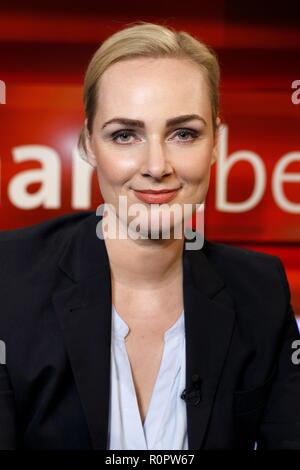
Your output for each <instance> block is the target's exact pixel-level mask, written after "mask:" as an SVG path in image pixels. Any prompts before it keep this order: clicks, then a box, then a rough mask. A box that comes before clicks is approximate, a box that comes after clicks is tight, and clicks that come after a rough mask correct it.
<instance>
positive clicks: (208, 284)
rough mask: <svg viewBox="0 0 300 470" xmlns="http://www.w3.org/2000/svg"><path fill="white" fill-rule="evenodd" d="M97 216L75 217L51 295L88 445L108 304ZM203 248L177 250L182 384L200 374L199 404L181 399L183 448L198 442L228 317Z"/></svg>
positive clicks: (95, 423) (104, 382)
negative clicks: (182, 341)
mask: <svg viewBox="0 0 300 470" xmlns="http://www.w3.org/2000/svg"><path fill="white" fill-rule="evenodd" d="M99 222H100V218H99V217H98V216H96V214H95V213H91V214H90V216H88V217H86V218H85V219H84V220H83V221H80V223H78V230H77V231H76V232H75V233H74V234H73V236H72V237H71V239H70V240H69V242H68V243H67V245H66V247H65V249H64V251H63V253H62V256H61V258H60V262H59V266H58V268H59V270H60V271H61V276H60V277H59V283H58V286H57V289H56V291H55V293H54V294H53V297H52V301H53V305H54V308H55V310H56V312H57V316H58V319H59V322H60V325H61V329H62V333H63V335H64V338H65V344H66V348H67V352H68V355H69V358H70V364H71V367H72V371H73V374H74V379H75V382H76V386H77V389H78V392H79V395H80V398H81V402H82V406H83V409H84V412H85V416H86V420H87V424H88V428H89V432H90V435H91V443H92V447H93V449H95V450H96V449H106V448H107V438H108V426H109V422H108V421H109V392H110V348H111V307H112V292H111V278H110V267H109V259H108V254H107V251H106V247H105V243H104V241H103V240H101V239H99V238H98V237H97V236H96V225H97V223H99ZM205 247H206V245H205V243H204V247H203V248H202V250H195V251H189V250H188V251H186V250H184V251H183V295H184V309H185V328H186V385H187V386H189V385H190V384H191V378H192V376H193V375H194V374H197V375H199V377H200V379H201V401H200V403H199V404H198V405H197V406H194V405H192V404H187V425H188V440H189V449H200V448H201V447H202V446H203V444H204V438H205V432H206V430H207V426H208V423H209V417H210V413H211V410H212V405H213V402H214V397H215V393H216V390H217V386H218V383H219V380H220V377H221V373H222V366H223V364H224V360H225V358H226V352H227V350H228V347H229V343H230V339H231V335H232V331H233V325H234V318H235V312H234V309H233V305H232V299H231V297H230V296H229V294H228V293H227V292H226V290H225V289H224V287H225V285H224V282H223V280H222V279H221V278H220V277H219V276H218V274H217V273H216V272H215V271H214V269H213V268H212V265H211V263H210V261H209V257H208V256H207V255H206V250H205Z"/></svg>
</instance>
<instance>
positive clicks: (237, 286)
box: [203, 240, 290, 304]
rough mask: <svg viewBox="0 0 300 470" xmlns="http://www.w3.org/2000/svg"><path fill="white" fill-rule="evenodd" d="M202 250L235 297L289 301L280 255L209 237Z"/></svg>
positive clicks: (287, 286)
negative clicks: (213, 239)
mask: <svg viewBox="0 0 300 470" xmlns="http://www.w3.org/2000/svg"><path fill="white" fill-rule="evenodd" d="M203 252H204V254H205V256H206V257H207V259H208V260H209V262H210V264H211V265H212V267H213V269H214V270H215V271H216V272H217V273H218V274H219V275H220V277H221V278H222V279H223V280H224V282H225V285H226V287H227V288H228V290H229V291H230V292H231V293H232V295H233V296H234V297H241V298H244V299H246V298H249V297H250V298H257V299H259V298H262V297H263V298H264V299H266V300H267V299H268V300H270V299H271V298H273V299H278V298H280V299H282V302H284V303H285V304H286V303H287V304H288V303H289V301H290V288H289V284H288V281H287V276H286V272H285V268H284V265H283V263H282V261H281V259H280V258H279V257H278V256H275V255H271V254H269V253H264V252H258V251H255V250H250V249H246V248H242V247H237V246H233V245H230V244H225V243H219V242H213V241H209V240H205V243H204V246H203Z"/></svg>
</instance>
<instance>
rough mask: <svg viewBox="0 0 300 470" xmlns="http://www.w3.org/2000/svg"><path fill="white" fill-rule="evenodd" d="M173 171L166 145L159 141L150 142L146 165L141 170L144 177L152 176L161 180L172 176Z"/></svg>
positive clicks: (147, 149) (145, 160)
mask: <svg viewBox="0 0 300 470" xmlns="http://www.w3.org/2000/svg"><path fill="white" fill-rule="evenodd" d="M172 171H173V169H172V165H171V163H170V162H169V159H168V155H167V150H166V148H165V147H164V143H163V142H160V141H159V140H152V141H148V143H147V148H146V153H145V159H144V163H143V165H142V168H141V172H142V174H143V176H147V175H150V176H152V177H153V178H156V179H160V178H162V177H163V176H165V175H169V174H171V173H172Z"/></svg>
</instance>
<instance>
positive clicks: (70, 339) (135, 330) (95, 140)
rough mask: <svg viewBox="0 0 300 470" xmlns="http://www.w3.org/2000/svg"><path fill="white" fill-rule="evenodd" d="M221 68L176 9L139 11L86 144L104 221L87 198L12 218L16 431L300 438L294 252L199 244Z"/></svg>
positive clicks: (279, 443) (157, 441)
mask: <svg viewBox="0 0 300 470" xmlns="http://www.w3.org/2000/svg"><path fill="white" fill-rule="evenodd" d="M218 85H219V66H218V62H217V59H216V56H215V54H214V53H213V52H212V51H211V50H210V49H209V48H208V47H207V46H205V45H204V44H203V43H201V42H199V41H198V40H197V39H195V38H193V37H191V36H190V35H189V34H187V33H184V32H179V33H178V32H176V31H174V30H172V29H171V28H166V27H164V26H160V25H156V24H151V23H145V22H140V24H135V25H130V26H128V27H127V28H125V29H123V30H121V31H119V32H117V33H116V34H114V35H112V36H111V37H109V38H108V39H107V40H106V41H105V42H104V43H103V44H102V45H101V47H100V48H99V49H98V50H97V51H96V53H95V55H94V57H93V58H92V61H91V63H90V64H89V67H88V70H87V73H86V78H85V83H84V100H85V111H86V121H85V125H84V127H83V129H82V132H81V136H80V142H79V145H80V150H81V153H82V155H83V156H84V158H85V159H86V160H87V161H88V163H89V164H91V165H92V166H93V167H94V168H95V170H96V171H97V176H98V181H99V186H100V188H101V194H102V197H103V200H104V202H105V211H102V219H101V222H99V217H98V216H97V214H94V213H86V212H85V213H79V214H70V215H67V216H64V217H60V218H57V219H54V220H52V221H50V222H44V223H42V224H39V225H35V226H32V227H29V228H25V229H20V230H15V231H7V232H3V233H1V236H0V239H1V244H0V262H1V268H2V279H1V288H0V289H1V290H0V294H1V315H0V331H1V339H2V340H3V341H4V343H5V346H6V363H5V364H2V366H1V369H0V371H1V372H0V373H1V376H0V443H1V448H13V449H15V448H17V449H18V448H26V449H29V448H31V449H130V450H134V449H151V450H153V449H160V450H161V449H176V450H180V449H182V450H184V449H229V448H246V449H253V448H254V446H255V445H256V446H257V448H258V449H260V448H268V449H269V448H297V447H298V448H299V447H300V426H299V424H298V423H299V422H300V407H299V402H300V400H299V396H300V371H299V365H298V363H297V360H293V357H294V356H292V354H293V352H294V353H295V350H294V349H293V348H294V347H295V344H296V343H294V341H295V340H297V339H299V334H298V329H297V326H296V322H295V318H294V315H293V311H292V307H291V305H290V291H289V286H288V283H287V279H286V275H285V271H284V268H283V266H282V263H281V261H280V259H279V258H277V257H275V256H271V255H267V254H262V253H256V252H251V251H249V250H244V249H241V248H235V247H230V246H227V245H225V244H220V243H213V242H209V241H208V240H204V243H203V246H202V245H201V246H200V248H201V249H199V247H196V249H187V248H186V238H187V231H185V230H184V229H183V227H182V223H183V225H184V223H185V222H186V221H187V219H188V216H189V217H190V215H191V214H192V213H194V212H195V208H196V207H197V204H201V203H202V202H203V201H204V199H205V196H206V193H207V190H208V186H209V177H210V168H211V165H212V164H213V163H214V162H215V160H216V154H217V144H218V132H219V128H220V118H219V116H218V112H219V109H218ZM161 191H164V193H162V192H161ZM122 197H123V199H122ZM120 200H123V201H126V204H127V206H126V210H125V211H124V210H122V207H120ZM163 204H164V205H163ZM175 206H176V207H177V209H178V208H179V209H181V210H178V211H177V212H176V213H173V212H171V211H168V208H175ZM136 207H137V208H138V209H139V211H140V214H139V219H138V224H135V222H136V219H135V217H134V216H136V215H137V214H136V213H135V212H134V211H131V210H130V209H132V208H136ZM186 207H188V209H189V210H188V211H187V212H184V210H183V209H185V208H186ZM190 207H192V210H190ZM160 216H161V218H159V217H160ZM157 220H158V222H157ZM104 221H105V222H106V224H104ZM116 225H117V226H118V229H119V230H118V231H116V232H114V236H111V235H112V233H113V228H114V227H115V226H116ZM99 228H100V229H99ZM177 229H179V230H178V231H177V232H176V230H177ZM168 231H169V236H166V237H165V236H164V235H165V234H166V233H168ZM175 233H177V235H175ZM178 233H179V236H178Z"/></svg>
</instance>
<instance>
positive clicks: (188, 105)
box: [97, 58, 210, 118]
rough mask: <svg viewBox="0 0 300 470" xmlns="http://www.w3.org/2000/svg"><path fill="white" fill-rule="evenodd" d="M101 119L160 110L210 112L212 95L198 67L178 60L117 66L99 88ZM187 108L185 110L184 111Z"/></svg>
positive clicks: (139, 60)
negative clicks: (117, 113)
mask: <svg viewBox="0 0 300 470" xmlns="http://www.w3.org/2000/svg"><path fill="white" fill-rule="evenodd" d="M99 107H100V108H101V115H102V116H103V117H105V118H108V117H111V114H112V113H114V112H120V111H123V112H127V113H130V112H131V111H132V114H136V113H137V109H138V110H139V113H145V112H147V113H151V111H153V112H154V111H155V112H156V113H157V111H158V110H159V111H160V112H161V113H163V112H164V111H166V112H169V113H170V112H171V111H172V110H173V111H174V112H177V111H179V112H181V113H182V112H184V111H185V110H187V111H189V112H199V111H200V110H201V111H202V112H205V111H207V112H208V111H209V107H210V103H209V93H208V86H207V83H206V80H205V77H204V74H203V72H202V70H201V69H200V67H199V66H198V65H197V64H193V63H191V62H188V61H187V60H184V59H176V58H137V59H130V60H123V61H120V62H117V63H115V64H113V65H111V66H110V67H108V69H107V70H106V71H105V72H104V74H103V75H102V77H101V79H100V82H99V84H98V98H97V108H98V109H99ZM183 107H184V109H183Z"/></svg>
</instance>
